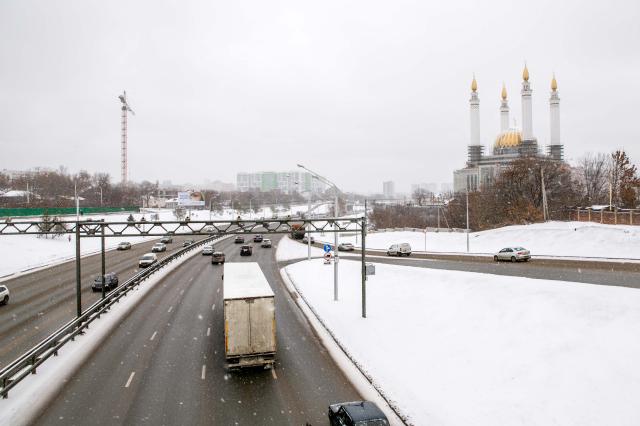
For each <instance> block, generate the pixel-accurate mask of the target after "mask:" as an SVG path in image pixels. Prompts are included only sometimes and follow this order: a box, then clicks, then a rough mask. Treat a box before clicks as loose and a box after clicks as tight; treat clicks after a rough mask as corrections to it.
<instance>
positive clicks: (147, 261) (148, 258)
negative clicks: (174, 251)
mask: <svg viewBox="0 0 640 426" xmlns="http://www.w3.org/2000/svg"><path fill="white" fill-rule="evenodd" d="M157 261H158V258H157V257H156V255H155V253H147V254H144V255H142V257H141V258H140V260H139V261H138V266H139V267H141V268H146V267H148V266H151V265H153V264H154V263H156V262H157Z"/></svg>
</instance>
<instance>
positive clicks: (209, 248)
mask: <svg viewBox="0 0 640 426" xmlns="http://www.w3.org/2000/svg"><path fill="white" fill-rule="evenodd" d="M212 254H213V246H210V245H206V246H204V247H202V255H203V256H211V255H212Z"/></svg>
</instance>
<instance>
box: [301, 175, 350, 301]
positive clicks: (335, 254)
mask: <svg viewBox="0 0 640 426" xmlns="http://www.w3.org/2000/svg"><path fill="white" fill-rule="evenodd" d="M297 166H298V167H300V168H301V169H304V170H306V171H307V172H309V173H311V174H312V175H313V176H315V177H316V179H318V180H320V181H321V182H323V183H325V184H326V185H329V186H331V187H332V188H333V190H334V191H335V208H334V215H335V218H337V217H338V197H339V195H340V190H339V189H338V187H337V186H336V184H335V183H333V182H331V181H330V180H329V179H327V178H325V177H323V176H320V175H319V174H318V173H316V172H313V171H311V170H309V169H307V168H306V167H305V166H303V165H302V164H298V165H297ZM335 226H336V225H335V224H334V228H335ZM333 237H334V240H333V250H334V252H333V300H334V301H337V300H338V259H339V255H338V233H337V232H334V233H333Z"/></svg>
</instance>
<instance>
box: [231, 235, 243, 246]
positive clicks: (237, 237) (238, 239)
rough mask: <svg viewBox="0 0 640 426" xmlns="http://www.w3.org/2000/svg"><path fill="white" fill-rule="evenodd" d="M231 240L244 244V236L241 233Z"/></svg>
mask: <svg viewBox="0 0 640 426" xmlns="http://www.w3.org/2000/svg"><path fill="white" fill-rule="evenodd" d="M233 242H234V243H236V244H244V237H243V236H242V235H237V236H236V238H235V240H233Z"/></svg>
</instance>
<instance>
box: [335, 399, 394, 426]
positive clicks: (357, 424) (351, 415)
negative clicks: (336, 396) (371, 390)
mask: <svg viewBox="0 0 640 426" xmlns="http://www.w3.org/2000/svg"><path fill="white" fill-rule="evenodd" d="M329 424H330V425H331V426H388V425H389V419H387V416H385V415H384V413H383V412H382V410H380V408H378V406H377V405H376V404H375V403H373V402H371V401H354V402H340V403H338V404H331V405H329Z"/></svg>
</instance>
